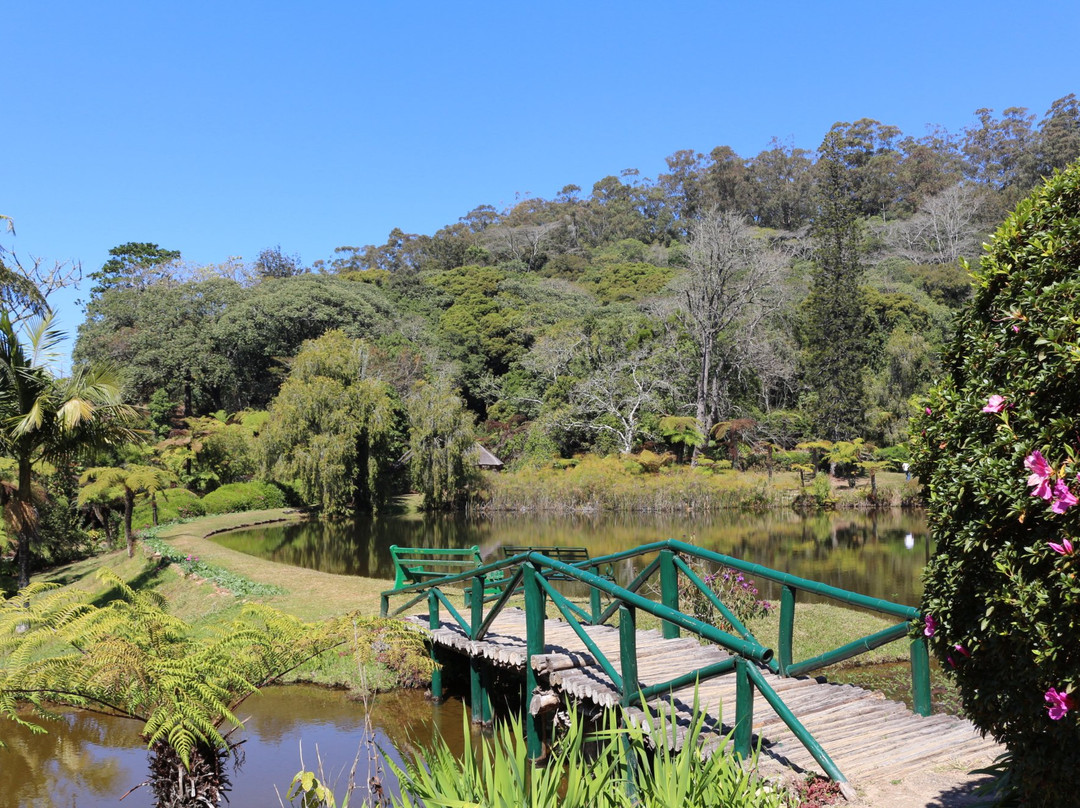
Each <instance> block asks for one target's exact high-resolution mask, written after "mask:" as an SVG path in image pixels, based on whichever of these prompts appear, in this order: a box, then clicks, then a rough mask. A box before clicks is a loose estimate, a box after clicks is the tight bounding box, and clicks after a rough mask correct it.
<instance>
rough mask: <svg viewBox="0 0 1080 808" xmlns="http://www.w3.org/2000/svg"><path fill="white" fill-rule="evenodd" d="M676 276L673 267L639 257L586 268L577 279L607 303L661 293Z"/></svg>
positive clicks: (638, 298)
mask: <svg viewBox="0 0 1080 808" xmlns="http://www.w3.org/2000/svg"><path fill="white" fill-rule="evenodd" d="M674 276H675V270H674V269H672V268H671V267H658V266H653V265H652V264H646V263H643V262H640V261H635V262H626V263H616V264H604V265H601V266H597V267H592V268H590V269H589V270H587V271H586V272H585V273H584V274H583V275H582V276H581V278H580V279H579V280H578V283H579V284H581V285H582V286H583V287H585V288H586V289H588V290H589V291H591V292H592V293H593V294H594V295H596V296H597V297H598V298H599V299H600V300H601V301H603V302H604V303H616V302H626V301H634V300H640V299H642V298H644V297H652V296H653V295H656V294H657V293H659V292H660V291H661V290H662V289H663V288H664V287H665V286H667V284H668V283H669V282H670V281H671V279H672V278H673V277H674Z"/></svg>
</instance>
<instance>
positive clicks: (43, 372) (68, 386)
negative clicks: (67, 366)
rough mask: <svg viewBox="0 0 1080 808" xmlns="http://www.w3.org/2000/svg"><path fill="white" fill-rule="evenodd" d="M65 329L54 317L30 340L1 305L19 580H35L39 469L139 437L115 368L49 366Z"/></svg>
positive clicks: (1, 390)
mask: <svg viewBox="0 0 1080 808" xmlns="http://www.w3.org/2000/svg"><path fill="white" fill-rule="evenodd" d="M62 339H63V334H61V333H60V332H59V331H56V330H55V329H54V328H53V327H52V318H51V316H50V317H47V318H45V319H44V320H42V321H40V322H39V323H38V324H37V325H36V326H35V327H34V328H32V329H31V330H30V332H29V335H28V337H27V341H26V344H25V345H24V344H23V342H22V341H21V340H20V338H19V335H18V334H16V332H15V328H14V326H13V325H12V323H11V320H10V318H9V316H8V313H7V312H6V311H0V454H3V456H4V457H8V458H10V459H12V460H13V461H14V462H15V470H16V490H15V493H14V496H13V497H12V498H11V499H10V500H9V501H8V502H7V503H6V505H5V507H4V515H5V518H6V519H7V520H8V523H9V525H10V526H11V528H12V529H13V532H14V533H15V534H16V535H17V536H18V542H19V546H18V565H19V584H20V586H26V585H27V584H28V583H29V581H30V557H31V553H32V545H33V543H34V540H35V538H36V536H37V512H36V509H35V507H34V499H35V495H34V470H35V467H37V468H40V466H41V463H42V462H48V463H62V464H66V463H70V462H72V461H73V460H74V459H75V458H76V457H77V456H78V455H79V454H80V453H83V452H85V451H86V450H88V449H92V448H104V447H110V446H115V445H117V444H120V443H125V442H127V441H130V440H132V439H134V438H135V437H136V433H135V431H134V429H133V424H134V421H135V418H136V413H135V411H134V410H133V409H132V408H131V407H130V406H128V405H127V404H125V403H124V402H123V399H122V396H121V392H120V385H119V382H118V381H117V378H116V374H115V372H114V371H113V369H112V368H111V367H109V366H103V365H102V366H93V367H91V366H80V367H79V368H77V369H76V370H75V371H74V372H73V373H72V375H71V376H70V377H69V378H67V379H57V378H56V377H54V376H53V375H52V372H51V371H50V369H49V363H50V361H51V360H52V359H53V358H54V352H55V350H56V347H57V345H58V344H59V342H60V341H61V340H62Z"/></svg>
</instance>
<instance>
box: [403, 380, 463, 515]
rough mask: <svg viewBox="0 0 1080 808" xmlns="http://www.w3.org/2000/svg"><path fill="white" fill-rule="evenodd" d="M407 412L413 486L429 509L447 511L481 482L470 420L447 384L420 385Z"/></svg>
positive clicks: (459, 400) (460, 401) (415, 389)
mask: <svg viewBox="0 0 1080 808" xmlns="http://www.w3.org/2000/svg"><path fill="white" fill-rule="evenodd" d="M408 412H409V454H410V461H409V463H410V469H411V471H412V479H413V485H414V486H415V487H416V489H417V490H418V491H420V492H421V493H422V494H423V495H424V507H425V508H427V509H428V510H439V509H445V508H451V507H453V506H454V505H457V504H459V503H460V502H461V500H462V499H463V498H464V497H465V496H466V495H467V494H468V492H469V490H471V489H473V488H475V487H476V485H477V483H478V482H479V476H480V472H479V469H478V467H477V465H476V454H477V449H476V435H475V433H474V432H473V416H472V414H471V413H470V412H469V411H468V410H467V409H466V408H465V402H464V401H462V399H461V397H460V396H458V395H457V394H456V393H455V392H454V391H453V390H452V389H451V387H450V385H449V383H448V382H446V381H445V380H440V381H438V382H436V383H435V384H428V383H426V382H420V383H418V384H417V385H416V387H415V388H414V389H413V393H412V395H411V396H409V401H408Z"/></svg>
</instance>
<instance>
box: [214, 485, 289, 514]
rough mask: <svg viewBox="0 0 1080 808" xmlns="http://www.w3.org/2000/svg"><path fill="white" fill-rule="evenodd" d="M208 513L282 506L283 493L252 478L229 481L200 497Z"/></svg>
mask: <svg viewBox="0 0 1080 808" xmlns="http://www.w3.org/2000/svg"><path fill="white" fill-rule="evenodd" d="M202 504H203V507H204V508H206V512H207V513H208V514H213V513H238V512H240V511H260V510H263V509H264V508H284V507H285V504H286V501H285V494H284V493H283V492H282V491H281V489H280V488H278V487H277V486H276V485H273V484H272V483H267V482H263V481H261V480H253V481H252V482H249V483H229V484H228V485H223V486H221V488H217V489H214V490H213V491H211V492H210V493H209V494H207V495H206V496H205V497H203V498H202Z"/></svg>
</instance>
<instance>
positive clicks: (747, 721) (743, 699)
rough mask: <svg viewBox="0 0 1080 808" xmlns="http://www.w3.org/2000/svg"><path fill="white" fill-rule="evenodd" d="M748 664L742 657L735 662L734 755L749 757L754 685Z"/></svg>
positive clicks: (752, 727) (752, 724)
mask: <svg viewBox="0 0 1080 808" xmlns="http://www.w3.org/2000/svg"><path fill="white" fill-rule="evenodd" d="M749 666H750V663H749V662H747V661H746V660H745V659H743V658H742V657H738V658H736V660H735V739H734V740H735V754H736V755H737V756H738V757H741V758H748V757H750V741H751V739H752V736H753V734H754V733H753V730H754V685H753V683H752V682H751V681H750V674H749V673H748V671H747V668H748V667H749Z"/></svg>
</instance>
